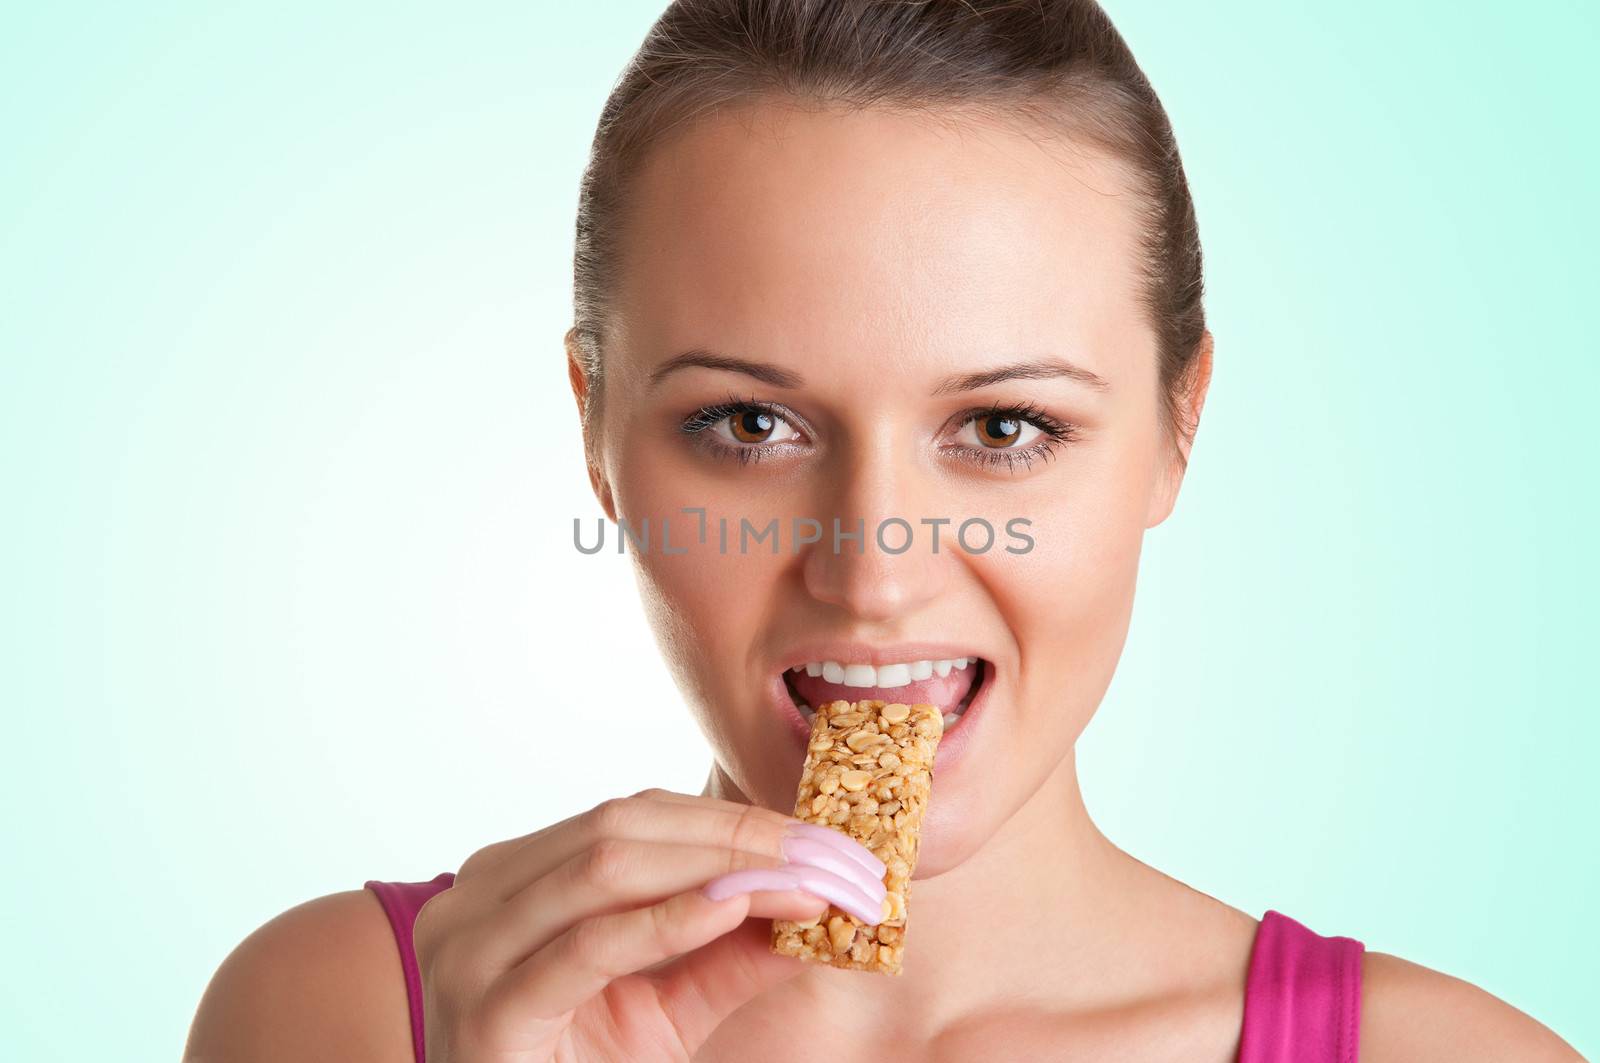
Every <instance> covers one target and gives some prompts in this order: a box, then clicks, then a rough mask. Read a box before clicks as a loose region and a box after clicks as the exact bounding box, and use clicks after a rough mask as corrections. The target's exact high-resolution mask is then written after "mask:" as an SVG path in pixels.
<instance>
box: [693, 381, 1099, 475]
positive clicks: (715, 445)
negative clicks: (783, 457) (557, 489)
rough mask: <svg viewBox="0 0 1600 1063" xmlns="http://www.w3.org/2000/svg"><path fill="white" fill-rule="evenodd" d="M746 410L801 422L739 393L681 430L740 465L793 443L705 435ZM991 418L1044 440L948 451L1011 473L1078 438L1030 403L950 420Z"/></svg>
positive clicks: (1069, 427) (1046, 457) (696, 414)
mask: <svg viewBox="0 0 1600 1063" xmlns="http://www.w3.org/2000/svg"><path fill="white" fill-rule="evenodd" d="M747 413H764V414H769V415H771V416H774V417H778V418H781V419H782V420H784V421H786V422H788V423H789V424H791V425H794V424H796V423H797V420H798V419H797V418H796V417H795V416H794V415H793V414H791V413H789V412H787V411H786V410H784V409H783V408H782V407H779V406H773V405H770V404H768V403H764V402H758V401H756V400H755V399H753V398H749V399H746V398H740V397H739V396H737V395H730V396H728V398H727V399H726V400H724V401H722V402H718V403H713V404H712V405H710V406H702V407H700V408H699V409H698V410H695V411H694V412H693V413H691V414H690V415H689V416H688V417H685V418H684V419H683V423H682V424H681V425H680V426H679V429H680V430H681V431H682V432H683V433H684V434H686V435H690V436H695V437H698V438H697V439H696V442H697V443H698V444H699V445H702V446H704V447H706V448H707V449H708V450H710V451H711V453H713V454H714V455H716V456H717V457H737V458H738V460H739V463H740V464H741V465H743V464H750V463H753V462H758V461H760V460H761V459H762V458H763V457H765V456H767V455H768V454H771V453H773V452H775V451H778V450H781V449H784V448H785V447H787V446H788V445H789V444H788V443H787V442H785V443H775V444H768V445H752V446H744V447H730V446H728V445H727V444H725V443H722V442H720V441H719V440H717V439H715V438H714V437H712V436H706V435H703V433H705V431H706V429H708V428H714V427H716V425H718V424H720V423H721V422H722V421H725V420H727V419H728V418H729V417H734V416H739V415H742V414H747ZM990 417H1005V418H1011V419H1015V420H1019V421H1026V422H1028V423H1029V424H1031V425H1033V426H1034V427H1035V428H1037V429H1038V430H1039V433H1040V438H1039V439H1038V440H1037V441H1035V442H1034V443H1033V445H1032V446H1028V447H1023V448H1020V449H1017V450H1011V449H1007V448H1003V447H1000V448H997V447H967V446H951V447H946V448H945V449H946V450H949V451H953V452H955V453H956V454H957V456H959V457H960V458H961V460H963V461H968V462H971V463H972V464H974V465H977V466H980V467H983V468H997V467H999V466H1001V465H1004V466H1005V467H1006V470H1007V471H1008V472H1014V471H1015V470H1016V467H1017V465H1018V464H1019V463H1020V464H1021V465H1022V466H1023V467H1024V468H1032V467H1033V463H1034V462H1036V461H1046V460H1049V459H1050V458H1051V457H1053V456H1054V455H1055V453H1056V451H1057V450H1059V449H1060V448H1062V447H1065V446H1067V445H1068V444H1070V443H1074V442H1076V441H1077V439H1078V426H1077V425H1074V424H1072V423H1070V422H1067V421H1062V420H1059V419H1058V418H1055V417H1052V416H1051V415H1050V414H1048V413H1046V412H1045V411H1044V410H1042V409H1040V408H1039V407H1038V406H1036V405H1034V404H1033V403H1031V402H1020V403H1011V404H1008V405H993V406H984V407H980V408H977V409H972V410H968V411H966V412H965V413H961V414H958V415H957V416H956V417H955V418H953V419H952V421H951V422H950V423H952V424H954V425H955V426H956V427H958V428H959V427H965V426H966V425H968V424H970V423H971V422H973V421H976V420H981V419H986V418H990Z"/></svg>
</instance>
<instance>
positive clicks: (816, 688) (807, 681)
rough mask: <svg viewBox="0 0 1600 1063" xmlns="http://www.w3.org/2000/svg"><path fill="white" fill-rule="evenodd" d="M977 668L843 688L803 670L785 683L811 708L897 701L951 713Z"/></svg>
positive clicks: (971, 680) (972, 667)
mask: <svg viewBox="0 0 1600 1063" xmlns="http://www.w3.org/2000/svg"><path fill="white" fill-rule="evenodd" d="M979 667H980V666H979V665H976V664H969V665H967V666H966V667H965V668H952V669H950V674H949V675H947V676H937V675H935V676H930V677H929V678H927V679H917V680H913V681H912V682H911V683H909V684H907V685H906V686H903V687H847V686H845V685H844V684H843V683H830V682H828V681H827V680H825V679H823V678H822V677H821V676H820V675H818V676H810V675H806V673H805V672H804V671H799V672H790V673H789V682H791V683H793V684H794V689H795V692H796V693H798V694H799V695H800V700H801V701H803V702H805V703H806V704H807V705H810V706H811V707H812V708H816V707H817V706H818V705H826V704H828V702H830V701H887V702H897V701H898V702H902V703H904V704H906V705H937V706H938V707H939V711H940V712H951V711H953V710H954V709H955V707H956V706H957V705H959V704H961V699H962V698H964V697H966V696H967V691H968V690H971V689H972V682H973V680H974V679H976V678H977V675H978V668H979Z"/></svg>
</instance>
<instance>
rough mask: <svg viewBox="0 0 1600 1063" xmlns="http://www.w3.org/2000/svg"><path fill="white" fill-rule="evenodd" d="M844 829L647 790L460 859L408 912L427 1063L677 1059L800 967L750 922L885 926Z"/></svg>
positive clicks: (869, 858) (876, 888) (879, 893)
mask: <svg viewBox="0 0 1600 1063" xmlns="http://www.w3.org/2000/svg"><path fill="white" fill-rule="evenodd" d="M883 872H884V867H883V863H882V862H881V861H879V860H878V859H877V858H876V857H874V856H873V855H872V854H871V853H870V852H868V851H867V849H866V848H865V847H863V846H861V845H859V844H857V843H856V842H855V841H854V840H852V839H851V838H850V837H849V836H848V835H846V834H844V833H843V832H842V831H837V830H830V829H829V828H827V827H819V826H816V825H813V824H809V823H801V822H800V821H798V820H796V819H794V818H792V817H790V816H785V815H781V814H779V813H777V812H772V811H770V810H768V809H764V808H757V807H754V806H750V805H742V804H737V803H735V802H731V801H719V800H716V799H714V798H709V797H698V796H691V795H687V794H677V793H670V792H668V791H665V790H646V791H644V792H643V793H639V794H635V795H634V796H632V797H627V798H620V799H614V800H610V801H606V802H603V803H602V804H600V805H598V806H596V807H595V808H593V809H590V810H589V811H588V812H585V813H583V814H582V815H578V816H574V817H573V818H571V819H568V820H564V821H562V822H560V823H557V824H555V825H554V826H551V827H546V828H545V829H544V830H541V831H538V832H536V833H534V834H530V835H527V836H525V837H521V838H514V839H511V840H510V841H505V842H499V843H497V844H494V845H490V846H487V847H486V848H484V849H480V850H479V851H478V852H476V853H473V854H472V856H471V857H469V858H468V859H467V862H466V863H465V864H463V865H462V866H461V870H460V871H459V872H458V873H457V875H456V879H455V884H454V885H453V886H452V887H451V888H450V889H447V890H445V891H443V892H442V893H439V894H436V895H435V896H433V897H432V898H430V899H429V900H428V902H427V903H426V904H425V905H423V907H422V910H421V911H420V912H419V913H418V915H417V922H416V931H415V935H414V936H415V942H416V950H417V961H418V967H419V968H420V970H421V974H422V985H423V1014H424V1017H425V1020H426V1022H425V1028H426V1036H427V1058H428V1063H548V1061H552V1060H556V1059H559V1060H561V1061H562V1063H598V1061H602V1060H604V1061H607V1063H609V1061H613V1060H628V1061H630V1063H658V1061H667V1060H673V1061H681V1060H686V1059H688V1058H690V1057H691V1056H692V1055H693V1054H694V1053H695V1051H696V1050H697V1049H699V1047H700V1045H702V1044H703V1043H704V1042H705V1041H706V1039H707V1038H709V1037H710V1036H711V1033H712V1031H713V1030H715V1029H716V1027H717V1025H718V1024H719V1023H720V1022H722V1020H723V1019H725V1018H726V1017H727V1016H728V1015H730V1014H731V1013H732V1012H733V1011H734V1010H735V1009H736V1008H738V1007H739V1006H740V1005H742V1004H744V1003H745V1002H746V1001H748V1000H749V999H750V998H752V997H754V996H755V995H756V994H758V993H760V992H762V991H763V990H765V989H767V988H769V987H770V986H773V985H775V984H777V983H778V982H780V981H782V980H784V979H786V978H789V977H791V976H793V975H795V974H797V973H799V971H800V970H801V969H802V961H800V960H797V959H795V958H793V957H788V956H778V955H775V954H773V953H772V952H771V951H770V948H769V943H770V940H771V931H770V928H769V925H768V924H767V923H765V922H748V923H747V922H746V920H747V919H749V918H751V917H759V918H760V919H763V920H764V919H801V920H804V919H810V918H814V917H816V916H819V915H821V914H822V912H823V911H824V910H825V909H826V907H827V903H828V902H832V903H833V904H835V905H837V906H839V907H840V908H842V909H844V910H845V911H848V912H850V913H851V914H852V915H855V916H856V917H857V918H859V919H861V920H862V921H863V922H865V923H868V924H869V925H871V924H876V923H877V922H878V921H879V920H880V919H881V918H882V911H883V909H882V905H883V900H884V893H885V891H884V886H883V881H882V879H883Z"/></svg>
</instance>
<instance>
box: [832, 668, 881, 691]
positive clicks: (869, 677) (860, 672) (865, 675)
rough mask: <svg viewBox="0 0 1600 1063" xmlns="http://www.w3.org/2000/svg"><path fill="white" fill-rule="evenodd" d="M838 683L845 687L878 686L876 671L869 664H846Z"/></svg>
mask: <svg viewBox="0 0 1600 1063" xmlns="http://www.w3.org/2000/svg"><path fill="white" fill-rule="evenodd" d="M840 682H842V683H843V684H844V685H845V686H847V687H875V686H877V685H878V670H877V669H876V668H874V667H872V665H870V664H847V665H845V666H844V678H843V679H842V680H840Z"/></svg>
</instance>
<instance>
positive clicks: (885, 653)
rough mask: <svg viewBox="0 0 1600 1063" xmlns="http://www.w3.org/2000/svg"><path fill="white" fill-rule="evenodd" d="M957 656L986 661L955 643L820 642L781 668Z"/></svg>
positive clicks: (793, 655) (794, 655) (792, 656)
mask: <svg viewBox="0 0 1600 1063" xmlns="http://www.w3.org/2000/svg"><path fill="white" fill-rule="evenodd" d="M957 657H977V658H979V659H980V660H987V659H988V658H986V657H984V655H983V654H982V653H979V652H978V651H977V650H976V649H975V648H974V647H972V646H970V645H962V644H959V643H955V642H897V643H894V644H893V645H887V646H874V645H871V644H869V643H865V642H853V641H839V642H817V643H812V644H809V645H806V646H803V647H801V648H800V649H799V650H796V651H794V652H792V653H790V654H788V655H787V656H785V657H784V658H783V659H782V663H783V668H782V671H785V672H786V671H788V670H789V669H791V668H793V667H795V666H796V665H803V664H809V663H811V662H812V661H837V662H838V663H840V664H870V665H872V666H874V667H878V666H881V665H885V664H910V663H911V662H912V661H940V660H952V659H954V658H957Z"/></svg>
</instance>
